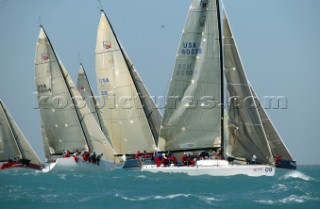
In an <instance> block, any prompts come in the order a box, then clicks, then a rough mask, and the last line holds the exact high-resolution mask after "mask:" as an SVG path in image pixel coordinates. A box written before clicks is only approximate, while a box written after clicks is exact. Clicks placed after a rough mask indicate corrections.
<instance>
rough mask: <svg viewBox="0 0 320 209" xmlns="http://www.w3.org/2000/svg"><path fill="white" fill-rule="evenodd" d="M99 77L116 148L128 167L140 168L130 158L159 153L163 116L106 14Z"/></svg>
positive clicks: (101, 25) (105, 116)
mask: <svg viewBox="0 0 320 209" xmlns="http://www.w3.org/2000/svg"><path fill="white" fill-rule="evenodd" d="M96 73H97V84H98V90H99V95H100V96H101V98H102V99H103V101H104V104H103V106H102V108H101V115H102V118H103V119H104V120H105V121H106V122H105V123H104V124H106V126H107V129H108V131H109V134H110V138H111V141H112V146H113V148H114V149H115V151H116V152H117V153H118V154H119V155H126V156H127V159H126V163H125V165H124V167H126V166H129V167H134V166H138V164H137V161H135V162H133V161H132V160H129V159H128V158H129V157H132V156H134V154H135V153H136V152H137V151H138V150H139V151H141V152H142V151H144V150H146V151H147V152H153V151H154V150H155V149H156V146H157V140H158V136H159V129H160V123H161V119H162V116H161V114H160V112H159V110H158V109H157V108H156V105H155V103H154V102H153V100H152V99H151V97H150V95H149V93H148V91H147V89H146V88H145V86H144V84H143V82H142V80H141V78H140V77H139V75H138V73H137V71H136V70H135V68H134V67H133V65H132V62H131V61H130V59H129V58H128V56H127V55H126V53H125V51H124V49H123V48H122V47H121V44H120V42H119V40H118V39H117V37H116V35H115V33H114V30H113V28H112V26H111V24H110V22H109V21H108V19H107V16H106V14H105V12H104V11H103V10H101V18H100V23H99V27H98V33H97V43H96ZM139 163H140V162H139ZM128 164H130V165H128Z"/></svg>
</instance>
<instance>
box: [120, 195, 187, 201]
mask: <svg viewBox="0 0 320 209" xmlns="http://www.w3.org/2000/svg"><path fill="white" fill-rule="evenodd" d="M115 196H116V197H120V198H122V199H124V200H128V201H144V200H165V199H174V198H178V197H189V196H191V194H171V195H165V196H162V195H155V196H145V197H126V196H122V195H119V194H116V195H115Z"/></svg>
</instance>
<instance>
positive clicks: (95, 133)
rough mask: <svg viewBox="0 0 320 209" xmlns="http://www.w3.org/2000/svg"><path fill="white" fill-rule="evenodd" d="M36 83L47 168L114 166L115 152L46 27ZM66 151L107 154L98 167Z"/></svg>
mask: <svg viewBox="0 0 320 209" xmlns="http://www.w3.org/2000/svg"><path fill="white" fill-rule="evenodd" d="M35 82H36V87H37V93H38V103H39V109H40V115H41V128H42V134H43V144H44V150H45V157H46V158H47V159H48V161H49V165H48V166H47V167H46V168H45V169H44V170H43V171H45V172H48V171H51V170H54V171H60V170H64V171H102V170H107V169H113V168H114V167H115V165H114V162H115V159H114V154H115V152H114V150H113V149H112V147H111V145H110V144H109V142H108V140H107V139H106V137H105V135H104V134H103V133H102V131H101V129H100V127H99V125H98V124H97V122H96V119H95V118H94V116H93V115H92V114H91V111H90V110H89V108H88V107H87V106H86V105H85V101H84V100H83V99H82V97H81V95H80V93H79V92H78V91H77V88H76V86H75V85H74V84H73V82H72V80H71V78H70V76H69V74H68V73H67V71H66V70H65V68H64V66H63V65H62V63H61V62H60V60H59V59H58V57H57V55H56V53H55V51H54V50H53V48H52V45H51V43H50V40H49V39H48V37H47V35H46V33H45V31H44V29H43V27H42V26H41V27H40V33H39V39H38V43H37V50H36V56H35ZM65 150H68V151H70V153H71V154H72V153H76V152H82V151H86V152H90V153H92V152H95V153H96V154H101V153H103V156H102V157H101V162H100V165H99V166H98V165H95V164H93V163H87V162H84V161H83V160H82V158H81V157H77V158H73V157H68V158H63V154H64V151H65Z"/></svg>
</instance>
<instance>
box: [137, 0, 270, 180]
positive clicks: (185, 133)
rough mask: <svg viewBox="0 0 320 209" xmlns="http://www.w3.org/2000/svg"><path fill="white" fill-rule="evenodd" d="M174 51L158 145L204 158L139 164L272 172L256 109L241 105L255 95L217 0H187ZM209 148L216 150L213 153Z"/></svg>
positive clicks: (190, 170) (192, 171)
mask: <svg viewBox="0 0 320 209" xmlns="http://www.w3.org/2000/svg"><path fill="white" fill-rule="evenodd" d="M222 33H223V38H222V35H221V34H222ZM178 50H179V51H178V55H177V58H176V64H175V68H174V72H173V75H172V78H171V84H170V88H169V93H168V97H167V104H166V108H165V112H164V117H163V121H162V129H161V134H160V139H159V148H160V150H162V151H165V152H167V151H169V152H174V153H179V152H180V153H181V152H187V153H193V152H196V154H198V153H200V152H204V153H206V155H205V156H206V157H207V156H209V159H199V160H197V161H196V162H195V166H174V165H172V166H169V167H162V166H160V167H157V166H156V165H144V166H142V170H143V171H149V172H177V173H180V172H182V173H187V174H189V175H204V174H205V175H213V176H231V175H237V174H243V175H248V176H263V175H266V176H272V175H274V173H275V166H274V158H273V155H272V152H271V149H270V146H269V142H268V140H267V136H266V133H265V130H264V126H263V124H262V121H261V118H260V115H259V111H258V110H257V108H251V106H245V103H244V100H245V99H247V98H248V99H252V98H253V96H254V95H253V93H252V91H251V88H250V84H249V82H248V80H247V77H246V75H245V73H244V69H243V66H242V63H241V59H240V56H239V53H238V50H237V47H236V45H235V42H234V40H233V35H232V33H231V29H230V27H229V23H228V19H227V16H226V14H225V11H224V15H223V30H222V26H221V22H220V6H219V0H193V1H192V4H191V7H190V10H189V15H188V18H187V21H186V24H185V27H184V30H183V32H182V37H181V42H180V45H179V49H178ZM224 79H225V80H226V87H227V91H228V96H229V105H228V110H227V112H226V113H225V112H224V111H223V108H221V107H224V105H225V104H226V102H225V101H224V87H225V85H224ZM250 101H252V100H250ZM253 103H254V101H253ZM250 104H252V102H251V103H250ZM211 151H217V152H216V157H214V156H213V154H211ZM218 155H219V156H218ZM216 158H218V159H216ZM219 158H220V159H219Z"/></svg>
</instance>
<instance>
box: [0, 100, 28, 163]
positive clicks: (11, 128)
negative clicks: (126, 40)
mask: <svg viewBox="0 0 320 209" xmlns="http://www.w3.org/2000/svg"><path fill="white" fill-rule="evenodd" d="M0 105H1V108H2V110H3V113H4V115H5V116H6V119H7V122H8V124H9V126H10V133H11V134H12V136H13V139H14V143H15V145H16V146H17V148H18V151H19V154H20V157H21V158H23V156H22V152H21V150H22V149H21V147H20V146H19V143H18V142H17V139H16V136H15V134H14V133H13V130H14V129H13V126H12V124H11V122H10V121H9V117H8V114H7V110H6V109H5V107H4V106H3V104H2V101H0Z"/></svg>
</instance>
